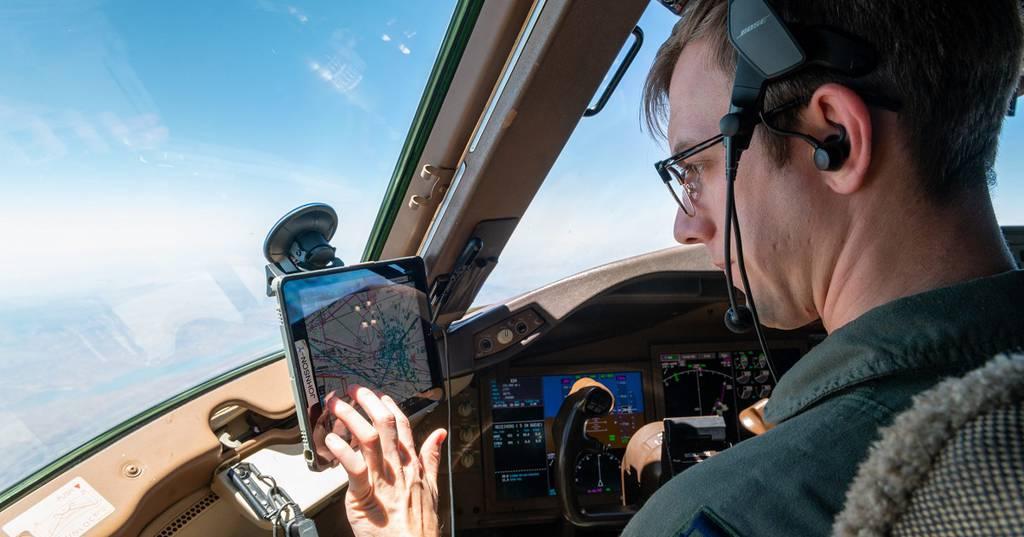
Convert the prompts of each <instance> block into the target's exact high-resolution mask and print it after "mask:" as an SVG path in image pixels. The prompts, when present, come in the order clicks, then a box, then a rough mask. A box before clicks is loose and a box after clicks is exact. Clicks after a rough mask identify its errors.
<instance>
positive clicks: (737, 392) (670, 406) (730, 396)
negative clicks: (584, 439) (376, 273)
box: [480, 342, 807, 513]
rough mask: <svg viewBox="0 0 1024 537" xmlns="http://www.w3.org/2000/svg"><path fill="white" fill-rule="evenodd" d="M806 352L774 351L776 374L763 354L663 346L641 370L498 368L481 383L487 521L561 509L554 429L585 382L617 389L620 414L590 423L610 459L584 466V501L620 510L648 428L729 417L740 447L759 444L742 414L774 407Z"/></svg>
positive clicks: (631, 365) (640, 363) (580, 465)
mask: <svg viewBox="0 0 1024 537" xmlns="http://www.w3.org/2000/svg"><path fill="white" fill-rule="evenodd" d="M806 349H807V345H806V344H805V343H803V342H777V343H773V344H772V364H770V367H769V364H768V362H767V360H766V359H765V357H764V356H763V353H761V351H760V350H758V349H757V348H756V346H755V345H750V344H747V343H740V342H732V343H721V344H697V345H695V344H678V345H657V346H652V347H649V351H650V355H649V356H648V357H637V359H636V361H631V362H616V363H612V364H609V363H607V362H606V363H603V364H600V365H585V364H579V363H575V364H566V365H561V366H559V365H552V366H545V367H532V368H531V367H526V368H517V367H514V366H510V367H503V368H501V367H499V368H496V370H493V371H491V372H490V373H489V374H487V375H485V376H484V377H483V378H481V379H480V382H481V384H480V408H481V410H482V417H483V420H484V423H483V430H484V434H483V435H482V436H481V438H480V440H481V444H482V446H481V447H482V456H483V457H482V458H483V463H484V464H483V468H482V470H483V477H484V482H485V484H484V487H485V490H484V491H483V492H484V496H485V498H486V503H487V511H489V512H495V513H499V512H511V511H524V510H525V511H531V510H543V511H553V510H557V509H558V504H557V498H556V496H557V489H556V486H555V476H554V460H555V446H554V441H553V436H552V433H551V427H552V422H553V420H554V417H555V415H556V414H557V412H558V409H559V407H560V406H561V403H562V401H563V400H564V398H565V396H566V395H567V394H568V393H569V389H570V388H571V386H572V385H573V383H574V382H575V381H576V380H577V379H579V378H580V377H584V376H587V377H591V378H593V379H594V380H597V381H598V382H601V383H602V384H604V385H605V386H607V387H608V388H609V389H610V390H611V392H612V394H614V396H615V408H614V409H613V410H612V413H611V414H610V415H609V416H607V417H604V418H599V419H593V420H590V421H589V422H588V423H587V433H588V434H589V435H590V436H591V437H593V438H595V439H596V440H598V441H599V442H600V443H602V444H603V445H604V446H605V451H604V452H603V453H601V454H598V455H593V454H591V455H583V456H581V457H580V458H579V460H577V461H576V463H575V466H576V473H575V479H574V481H575V483H574V487H575V493H576V494H577V495H578V496H579V497H580V501H581V503H582V504H584V505H585V506H600V505H611V504H617V503H619V501H620V499H619V498H620V493H621V479H620V475H619V466H620V463H621V458H622V455H623V453H624V452H625V448H626V445H627V444H628V443H629V439H630V438H631V436H632V435H633V433H634V432H635V431H637V430H638V429H639V428H640V427H642V426H643V425H644V424H646V423H649V422H652V421H656V420H660V419H663V418H665V417H681V416H707V415H721V416H722V417H723V418H724V419H725V421H726V426H727V438H728V441H729V442H730V443H733V444H734V443H736V442H739V441H742V440H743V439H746V438H749V437H750V436H752V435H751V434H750V433H749V432H747V431H746V430H745V429H744V428H743V427H742V426H741V425H740V423H739V419H738V416H739V412H740V411H741V410H743V409H744V408H746V407H748V406H751V405H753V404H754V403H756V402H757V401H758V400H760V399H762V398H764V397H770V395H771V392H772V390H774V387H775V384H776V379H777V377H779V376H781V375H782V374H783V373H784V372H785V371H787V370H788V369H789V368H790V367H792V365H793V364H794V363H796V361H797V360H798V359H799V358H800V357H801V356H802V355H803V354H804V353H805V352H806Z"/></svg>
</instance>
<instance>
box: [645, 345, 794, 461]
mask: <svg viewBox="0 0 1024 537" xmlns="http://www.w3.org/2000/svg"><path fill="white" fill-rule="evenodd" d="M799 357H800V351H798V350H796V349H778V350H772V361H773V364H772V365H773V366H774V373H775V376H781V375H782V374H783V373H784V372H785V371H787V370H789V368H790V367H792V365H793V364H794V363H796V360H797V359H798V358H799ZM658 363H659V365H660V367H661V379H662V383H663V384H664V390H665V391H664V393H665V416H666V417H670V418H673V417H685V416H714V415H719V416H722V418H723V419H725V425H726V435H727V439H728V441H729V442H731V443H736V442H739V441H740V440H743V439H745V438H748V437H750V436H753V435H752V434H751V433H749V432H748V431H747V430H746V429H744V428H743V427H742V426H740V423H739V418H738V416H739V412H740V411H742V410H743V409H745V408H747V407H749V406H751V405H753V404H754V403H756V402H758V401H759V400H761V399H764V398H767V397H771V394H772V390H774V389H775V383H776V380H775V376H773V375H772V368H769V367H768V360H766V359H765V356H764V353H762V352H761V351H711V352H661V353H659V354H658Z"/></svg>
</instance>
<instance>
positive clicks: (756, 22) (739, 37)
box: [736, 15, 768, 39]
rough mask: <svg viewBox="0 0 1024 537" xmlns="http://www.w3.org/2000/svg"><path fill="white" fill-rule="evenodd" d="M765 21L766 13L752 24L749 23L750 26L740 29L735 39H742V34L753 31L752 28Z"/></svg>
mask: <svg viewBox="0 0 1024 537" xmlns="http://www.w3.org/2000/svg"><path fill="white" fill-rule="evenodd" d="M766 22H768V15H765V16H764V17H761V19H760V20H758V21H755V22H754V24H751V25H750V26H747V27H746V28H744V29H743V30H742V31H740V35H738V36H736V39H742V38H743V36H745V35H747V34H748V33H750V32H753V31H754V30H756V29H758V28H760V27H762V26H764V23H766Z"/></svg>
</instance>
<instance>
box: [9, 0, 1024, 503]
mask: <svg viewBox="0 0 1024 537" xmlns="http://www.w3.org/2000/svg"><path fill="white" fill-rule="evenodd" d="M454 3H455V0H431V1H430V2H406V1H398V0H374V1H373V2H358V3H355V2H338V1H330V2H300V1H297V0H296V1H291V0H281V1H278V0H221V1H218V2H209V1H204V0H183V1H179V2H133V1H131V0H109V1H108V0H73V1H70V2H38V1H36V0H9V1H6V2H4V3H3V4H2V5H0V48H2V50H4V51H5V53H4V54H2V55H0V186H2V189H3V190H2V192H3V195H2V196H0V228H2V229H4V230H6V231H5V233H4V235H3V236H4V243H5V247H6V251H7V252H8V253H9V257H8V259H7V262H6V263H5V268H6V270H5V272H4V281H5V282H6V284H7V285H6V286H5V288H4V292H3V293H2V295H0V347H2V348H3V349H5V350H4V355H3V359H2V360H0V453H3V459H2V460H0V463H2V464H0V489H4V488H7V487H8V486H10V485H11V484H13V483H14V482H15V481H16V480H17V479H19V478H21V477H23V476H25V475H27V474H28V473H29V472H30V471H32V470H34V469H36V468H39V467H42V466H43V465H44V464H46V463H47V462H49V461H50V460H52V459H53V458H55V457H57V456H59V455H60V454H62V453H65V452H67V451H68V450H70V449H73V448H74V447H76V446H78V445H80V444H81V443H83V442H85V441H86V440H88V439H90V438H92V437H94V436H95V435H97V434H99V433H101V432H103V431H105V430H107V429H109V428H110V427H112V426H114V425H115V424H117V423H119V422H120V421H122V420H124V419H127V418H129V417H131V416H133V415H135V414H137V413H139V412H141V411H143V410H145V409H146V408H149V407H151V406H153V405H155V404H157V403H158V402H160V401H162V400H165V399H167V398H168V397H171V396H173V395H174V394H176V393H178V392H180V391H182V390H184V389H186V388H188V387H191V386H194V385H196V384H198V383H199V382H201V381H202V380H204V379H207V378H210V377H211V376H213V375H215V374H217V373H219V372H222V371H225V370H228V369H230V368H232V367H234V366H237V365H239V364H242V363H245V362H247V361H249V360H252V359H254V358H256V357H258V356H260V355H262V354H264V353H267V352H271V351H274V350H276V349H279V348H280V346H281V340H280V332H279V330H278V325H277V321H276V318H275V314H274V311H273V302H272V300H271V299H269V298H267V297H266V296H265V293H264V281H263V265H264V264H265V262H264V260H263V259H262V254H261V247H262V242H263V238H264V235H265V233H266V231H267V230H268V229H269V228H270V226H271V225H272V224H273V223H274V222H275V221H276V220H277V219H278V218H279V217H280V216H282V215H283V214H284V213H285V212H287V211H288V210H290V209H292V208H294V207H296V206H298V205H301V204H304V203H308V202H312V201H323V202H327V203H329V204H331V205H332V206H333V207H334V208H335V209H336V210H337V211H338V213H339V215H340V226H339V230H338V233H337V235H336V237H335V239H334V240H333V241H332V242H333V244H334V245H335V246H336V247H338V253H339V257H341V258H342V259H343V260H345V261H346V262H349V263H352V262H355V261H357V260H358V259H359V257H360V255H361V253H362V251H363V247H364V245H365V242H366V239H367V236H368V235H369V231H370V228H371V226H372V224H373V220H374V218H375V216H376V213H377V209H378V207H379V205H380V202H381V199H382V197H383V194H384V190H385V188H386V186H387V183H388V181H389V180H390V177H391V173H392V171H393V169H394V165H395V161H396V159H397V156H398V153H399V151H400V149H401V146H402V143H403V142H404V139H405V136H406V133H407V130H408V128H409V124H410V122H411V119H412V116H413V114H414V112H415V109H416V106H417V104H418V102H419V99H420V96H421V94H422V91H423V88H424V84H425V81H426V78H427V76H428V74H429V72H430V69H431V67H432V65H433V62H434V59H435V57H436V54H437V50H438V46H439V43H440V41H441V39H442V37H443V35H444V31H445V29H446V27H447V24H448V22H449V20H450V18H451V14H452V9H453V6H454ZM672 22H673V18H672V17H671V16H670V15H669V14H668V12H667V11H666V10H664V9H663V8H661V7H660V6H658V5H657V4H653V3H652V6H651V8H650V9H648V12H647V13H646V14H645V15H644V17H643V19H642V20H641V22H640V25H641V27H642V28H643V29H644V31H645V33H646V43H645V45H644V47H643V49H642V50H641V52H640V54H639V56H638V57H637V59H636V61H635V62H634V64H633V66H632V68H631V69H630V70H629V72H628V74H627V76H626V78H625V79H624V80H623V81H622V83H621V84H620V86H619V88H618V89H617V91H616V92H615V94H614V95H613V96H612V98H611V100H610V101H609V103H608V105H607V106H606V108H605V109H604V110H603V111H602V112H601V113H600V114H598V115H597V116H595V117H592V118H584V119H582V120H581V121H580V124H579V126H578V128H577V129H576V132H575V133H574V134H573V136H572V138H571V139H570V141H569V143H568V145H567V147H566V149H565V151H564V152H563V154H562V155H561V157H560V158H559V160H558V162H557V163H556V165H555V167H554V169H553V170H552V171H551V173H550V174H549V176H548V178H547V180H546V182H545V183H544V185H543V186H542V187H541V190H540V192H539V193H538V194H537V197H536V198H535V200H534V203H533V204H532V205H531V207H530V208H529V210H528V211H527V213H526V215H525V217H524V218H523V220H522V222H521V224H520V226H519V228H518V229H517V231H516V232H515V234H514V235H513V237H512V239H511V241H510V242H509V244H508V246H507V248H506V250H505V251H504V253H503V254H502V257H501V261H500V263H499V264H498V266H497V268H496V269H495V271H494V272H493V273H492V275H491V277H490V279H489V280H488V282H487V283H486V285H485V287H484V289H483V291H482V292H481V295H480V296H479V297H478V300H477V303H488V302H494V301H499V300H502V299H505V298H508V297H510V296H513V295H515V294H518V293H521V292H524V291H527V290H529V289H533V288H536V287H539V286H542V285H544V284H547V283H550V282H552V281H555V280H557V279H560V278H562V277H565V276H569V275H571V274H573V273H576V272H578V271H581V270H584V269H586V268H589V267H593V266H596V265H600V264H603V263H606V262H609V261H613V260H616V259H620V258H623V257H626V256H630V255H636V254H641V253H644V252H648V251H652V250H655V249H658V248H662V247H666V246H671V245H672V244H674V242H673V240H672V220H673V218H674V213H675V205H674V202H672V201H671V199H670V198H669V196H668V194H667V192H665V189H664V186H663V185H661V184H660V180H659V179H658V178H657V176H656V174H655V173H654V171H653V167H652V163H653V162H654V161H656V160H659V159H661V158H664V157H665V156H666V150H665V147H664V144H663V143H662V142H660V141H656V140H653V139H651V138H650V137H649V136H648V135H647V134H646V133H645V132H643V131H642V130H641V128H640V109H639V98H640V89H641V85H642V79H643V75H644V73H645V72H646V70H647V68H648V67H649V65H650V63H651V59H652V58H653V54H654V51H655V49H656V47H657V45H658V44H659V43H660V42H661V41H662V40H663V39H664V38H665V36H667V35H668V32H669V29H670V27H671V24H672ZM1022 121H1024V120H1022V119H1020V118H1014V119H1011V120H1009V122H1008V123H1007V128H1006V130H1005V133H1004V137H1003V151H1002V152H1001V154H1000V160H999V164H998V166H997V172H998V174H999V176H1000V183H999V185H998V186H997V187H996V189H995V191H994V195H995V204H996V208H997V213H998V215H999V217H1000V219H1001V221H1002V222H1003V223H1005V224H1024V209H1022V207H1024V203H1022V202H1024V174H1022V172H1020V170H1021V165H1022V164H1024V162H1022V158H1024V157H1022V156H1021V155H1020V153H1019V152H1017V151H1013V150H1012V148H1019V147H1022V145H1021V143H1022V142H1024V140H1022V138H1024V123H1022ZM12 254H13V255H12ZM69 409H74V414H75V419H61V418H59V417H62V416H67V415H68V414H69ZM54 416H57V417H58V419H56V420H55V419H54Z"/></svg>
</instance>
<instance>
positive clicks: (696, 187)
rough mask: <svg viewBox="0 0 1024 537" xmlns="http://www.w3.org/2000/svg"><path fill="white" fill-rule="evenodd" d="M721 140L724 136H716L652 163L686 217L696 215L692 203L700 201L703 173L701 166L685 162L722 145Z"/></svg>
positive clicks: (702, 166) (695, 209)
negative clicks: (706, 150)
mask: <svg viewBox="0 0 1024 537" xmlns="http://www.w3.org/2000/svg"><path fill="white" fill-rule="evenodd" d="M723 139H724V136H722V135H721V134H717V135H715V136H712V137H711V138H708V139H707V140H704V141H703V142H700V143H699V144H697V145H694V146H691V147H688V148H686V149H684V150H682V151H680V152H679V153H676V154H675V155H672V156H671V157H669V158H667V159H665V160H660V161H658V162H655V163H654V169H656V170H658V175H659V176H661V181H662V182H663V183H665V187H666V188H668V191H669V193H671V194H672V197H673V198H674V199H675V200H676V203H678V204H679V207H680V208H681V209H682V210H683V212H684V213H686V216H689V217H692V216H693V215H695V214H697V208H696V206H695V205H694V203H696V202H697V200H699V199H700V179H701V173H702V172H703V171H704V170H703V168H704V165H703V164H701V163H689V162H686V161H687V159H690V158H692V157H693V156H694V155H696V154H697V153H700V152H701V151H704V150H705V149H709V148H711V147H714V146H716V145H718V144H720V143H722V140H723Z"/></svg>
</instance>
